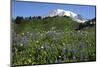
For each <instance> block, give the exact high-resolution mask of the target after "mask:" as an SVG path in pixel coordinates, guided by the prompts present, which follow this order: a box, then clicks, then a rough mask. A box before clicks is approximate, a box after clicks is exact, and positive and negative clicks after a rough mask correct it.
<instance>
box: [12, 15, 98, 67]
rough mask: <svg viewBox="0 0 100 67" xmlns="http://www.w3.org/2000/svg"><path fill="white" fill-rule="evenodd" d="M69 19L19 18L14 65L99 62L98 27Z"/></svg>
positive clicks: (13, 34)
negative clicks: (97, 58) (96, 29)
mask: <svg viewBox="0 0 100 67" xmlns="http://www.w3.org/2000/svg"><path fill="white" fill-rule="evenodd" d="M89 22H90V21H88V22H86V23H78V22H76V21H74V20H72V18H70V17H68V16H54V17H46V18H41V17H29V18H25V19H23V18H21V19H17V20H16V19H15V22H13V24H12V30H13V31H12V59H13V61H12V65H13V66H15V65H29V64H30V65H37V64H51V63H63V62H66V63H70V62H85V61H95V60H96V37H95V35H96V34H95V24H93V25H91V23H89Z"/></svg>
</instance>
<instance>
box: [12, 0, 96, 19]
mask: <svg viewBox="0 0 100 67" xmlns="http://www.w3.org/2000/svg"><path fill="white" fill-rule="evenodd" d="M55 9H64V10H69V11H72V12H75V13H77V14H80V15H82V16H83V17H84V18H86V19H91V18H94V17H95V6H80V5H68V4H66V5H65V4H50V3H36V2H19V1H17V2H16V1H13V2H12V17H14V18H15V17H16V16H24V17H28V16H41V15H46V14H47V13H48V12H50V11H52V10H55Z"/></svg>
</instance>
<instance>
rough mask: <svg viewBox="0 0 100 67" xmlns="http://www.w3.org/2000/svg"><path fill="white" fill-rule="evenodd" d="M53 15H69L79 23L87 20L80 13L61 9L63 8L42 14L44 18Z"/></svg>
mask: <svg viewBox="0 0 100 67" xmlns="http://www.w3.org/2000/svg"><path fill="white" fill-rule="evenodd" d="M54 16H69V17H71V18H72V19H73V20H74V21H77V22H79V23H84V22H85V21H87V20H85V19H84V18H83V17H82V16H81V15H79V14H76V13H74V12H72V11H66V10H63V9H56V10H53V11H51V12H49V13H48V14H47V15H45V16H43V18H45V17H54Z"/></svg>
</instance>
